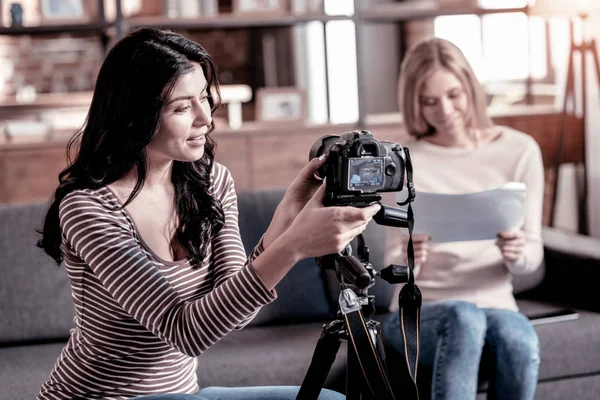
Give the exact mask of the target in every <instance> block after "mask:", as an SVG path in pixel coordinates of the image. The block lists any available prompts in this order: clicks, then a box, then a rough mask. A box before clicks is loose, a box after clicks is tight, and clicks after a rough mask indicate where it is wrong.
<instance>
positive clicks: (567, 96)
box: [530, 0, 600, 235]
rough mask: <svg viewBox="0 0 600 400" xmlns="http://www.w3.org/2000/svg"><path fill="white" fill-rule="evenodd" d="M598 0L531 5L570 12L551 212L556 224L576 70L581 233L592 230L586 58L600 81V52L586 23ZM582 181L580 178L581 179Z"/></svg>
mask: <svg viewBox="0 0 600 400" xmlns="http://www.w3.org/2000/svg"><path fill="white" fill-rule="evenodd" d="M596 1H597V0H537V1H536V3H535V5H534V6H533V7H532V8H531V12H530V15H541V16H549V15H554V16H569V17H570V21H569V31H570V32H569V37H570V45H569V62H568V69H567V79H566V85H565V92H564V100H563V109H562V125H561V129H560V131H559V135H558V138H557V146H556V157H555V159H554V168H555V174H556V175H555V179H554V187H553V191H552V202H551V204H552V205H551V210H550V211H551V213H550V226H553V225H554V212H555V206H556V198H557V190H558V171H559V167H560V165H561V164H562V162H563V157H564V146H565V137H566V135H567V126H568V120H569V117H570V116H571V115H572V114H575V113H576V110H577V89H576V82H577V80H576V74H577V73H580V74H581V88H580V89H581V99H582V103H581V106H582V111H583V135H584V140H583V159H582V162H583V178H582V179H581V187H579V186H578V190H577V192H578V193H577V200H578V211H579V213H578V231H579V233H581V234H584V235H588V234H589V226H588V171H587V165H586V138H585V135H586V123H585V120H586V112H587V87H586V85H587V83H588V71H587V59H588V55H591V56H592V59H593V60H594V70H595V71H593V75H594V73H595V77H594V76H592V78H596V79H597V82H598V84H600V58H599V56H598V50H597V46H596V40H595V39H594V38H587V37H586V32H585V28H586V23H587V19H588V17H589V15H590V14H589V13H590V12H591V10H592V3H594V2H596ZM576 19H579V20H581V22H582V26H583V31H584V32H583V35H582V40H581V42H580V43H575V35H574V23H575V20H576ZM576 53H579V54H580V55H581V58H580V59H581V61H580V70H579V71H576V70H575V63H574V59H575V54H576ZM569 101H570V104H571V110H572V113H570V112H569ZM578 182H579V180H578Z"/></svg>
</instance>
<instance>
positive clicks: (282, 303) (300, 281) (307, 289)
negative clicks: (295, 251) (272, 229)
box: [238, 190, 330, 326]
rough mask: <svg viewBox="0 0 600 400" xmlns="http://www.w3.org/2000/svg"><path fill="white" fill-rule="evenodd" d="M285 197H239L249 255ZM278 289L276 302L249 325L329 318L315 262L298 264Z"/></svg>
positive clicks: (275, 193)
mask: <svg viewBox="0 0 600 400" xmlns="http://www.w3.org/2000/svg"><path fill="white" fill-rule="evenodd" d="M284 194H285V191H283V190H273V191H264V192H242V193H239V194H238V208H239V225H240V233H241V236H242V241H243V243H244V247H245V248H246V252H247V253H249V252H250V251H252V249H253V248H254V247H255V246H256V245H257V244H258V242H259V241H260V239H261V237H262V235H263V234H264V232H265V231H266V230H267V228H268V226H269V224H270V222H271V218H272V216H273V213H274V212H275V209H276V208H277V205H278V204H279V202H280V201H281V199H282V198H283V195H284ZM275 289H276V290H277V295H278V297H277V300H275V301H274V302H273V303H271V304H268V305H267V306H265V307H263V308H262V309H261V310H260V312H259V313H258V315H257V316H256V318H254V320H253V321H252V322H251V323H250V325H254V326H255V325H265V324H274V323H278V324H284V323H287V322H294V323H296V322H302V321H315V320H316V321H320V320H325V319H327V318H329V317H330V315H329V303H328V299H327V292H326V287H325V281H324V279H323V271H321V270H320V269H319V268H318V267H317V265H316V264H315V262H314V259H312V258H311V259H305V260H302V261H300V262H299V263H298V264H296V265H295V266H294V268H292V270H291V271H290V272H289V273H288V274H287V275H286V276H285V277H284V278H283V279H282V280H281V282H279V284H278V285H277V286H276V288H275Z"/></svg>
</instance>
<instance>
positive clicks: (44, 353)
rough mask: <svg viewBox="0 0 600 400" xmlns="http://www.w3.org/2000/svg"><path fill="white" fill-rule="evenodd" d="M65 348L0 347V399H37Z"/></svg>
mask: <svg viewBox="0 0 600 400" xmlns="http://www.w3.org/2000/svg"><path fill="white" fill-rule="evenodd" d="M64 345H65V343H51V344H39V345H25V346H13V347H0V360H2V362H0V387H1V388H2V390H0V400H9V399H10V400H31V399H35V398H36V396H37V394H38V393H39V391H40V388H41V387H42V384H43V383H44V382H45V381H46V379H48V376H49V375H50V371H52V367H54V364H55V363H56V359H57V358H58V356H59V355H60V351H61V349H62V348H63V346H64Z"/></svg>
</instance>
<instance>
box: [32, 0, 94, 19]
mask: <svg viewBox="0 0 600 400" xmlns="http://www.w3.org/2000/svg"><path fill="white" fill-rule="evenodd" d="M39 2H40V3H39V7H40V16H41V19H42V21H45V22H46V21H51V22H54V21H56V22H59V21H72V20H84V19H85V16H86V15H85V14H86V13H85V11H86V9H85V5H84V3H83V0H39Z"/></svg>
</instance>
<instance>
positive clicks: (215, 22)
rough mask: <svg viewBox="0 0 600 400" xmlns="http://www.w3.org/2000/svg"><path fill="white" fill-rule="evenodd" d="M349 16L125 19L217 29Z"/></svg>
mask: <svg viewBox="0 0 600 400" xmlns="http://www.w3.org/2000/svg"><path fill="white" fill-rule="evenodd" d="M351 19H352V18H351V17H347V16H344V15H325V14H301V15H290V14H275V13H274V14H272V15H271V14H264V13H262V14H261V13H257V14H255V15H254V14H244V15H239V14H220V15H216V16H214V17H199V18H168V17H164V16H156V17H132V18H129V19H127V20H126V21H127V24H128V25H129V28H130V29H135V28H141V27H154V28H158V27H160V28H170V29H219V28H261V27H278V26H292V25H296V24H304V23H308V22H312V21H321V22H328V21H347V20H351Z"/></svg>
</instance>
